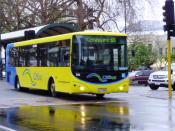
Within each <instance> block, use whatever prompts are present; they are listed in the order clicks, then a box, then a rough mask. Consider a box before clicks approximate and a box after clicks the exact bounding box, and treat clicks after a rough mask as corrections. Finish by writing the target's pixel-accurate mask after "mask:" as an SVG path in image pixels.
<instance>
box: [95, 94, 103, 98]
mask: <svg viewBox="0 0 175 131" xmlns="http://www.w3.org/2000/svg"><path fill="white" fill-rule="evenodd" d="M104 96H105V94H96V97H97V98H98V99H103V98H104Z"/></svg>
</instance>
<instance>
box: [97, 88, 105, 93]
mask: <svg viewBox="0 0 175 131" xmlns="http://www.w3.org/2000/svg"><path fill="white" fill-rule="evenodd" d="M98 92H100V93H102V92H106V88H99V89H98Z"/></svg>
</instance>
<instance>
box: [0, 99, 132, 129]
mask: <svg viewBox="0 0 175 131" xmlns="http://www.w3.org/2000/svg"><path fill="white" fill-rule="evenodd" d="M0 123H1V124H2V125H4V126H6V127H9V128H12V129H15V130H39V131H46V130H51V131H59V130H61V131H77V130H78V131H80V130H85V131H86V130H87V131H91V130H92V131H99V130H103V131H109V130H116V131H129V130H130V122H129V109H128V103H126V102H125V103H119V102H118V103H102V104H74V105H60V106H40V107H39V106H38V107H32V106H24V107H19V108H11V109H1V110H0Z"/></svg>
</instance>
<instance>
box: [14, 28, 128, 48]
mask: <svg viewBox="0 0 175 131" xmlns="http://www.w3.org/2000/svg"><path fill="white" fill-rule="evenodd" d="M73 35H106V36H127V35H126V34H123V33H116V32H104V31H93V32H92V31H82V32H73V33H66V34H61V35H56V36H50V37H44V38H38V39H32V40H27V41H20V42H16V43H14V45H15V46H24V45H31V44H33V41H35V43H37V44H39V43H43V42H45V41H47V42H52V41H57V40H66V39H71V37H72V36H73ZM58 36H59V38H58Z"/></svg>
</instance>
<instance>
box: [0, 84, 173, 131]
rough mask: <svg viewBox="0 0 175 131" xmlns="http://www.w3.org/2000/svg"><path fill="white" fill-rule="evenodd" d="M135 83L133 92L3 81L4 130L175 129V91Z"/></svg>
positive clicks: (0, 112)
mask: <svg viewBox="0 0 175 131" xmlns="http://www.w3.org/2000/svg"><path fill="white" fill-rule="evenodd" d="M167 94H168V90H167V89H166V88H160V89H159V90H157V91H152V90H150V89H149V87H142V86H131V87H130V91H129V93H114V94H108V95H105V98H104V99H100V100H99V99H97V98H96V97H95V96H93V95H68V94H58V96H57V97H56V98H53V97H49V96H48V95H47V93H46V92H42V91H32V90H31V91H27V92H17V91H15V90H14V89H13V87H12V86H9V85H8V84H6V83H5V82H3V81H0V131H16V130H19V131H33V130H34V131H35V130H37V131H110V130H111V131H175V91H174V92H173V99H172V101H169V99H168V95H167Z"/></svg>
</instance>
